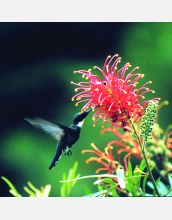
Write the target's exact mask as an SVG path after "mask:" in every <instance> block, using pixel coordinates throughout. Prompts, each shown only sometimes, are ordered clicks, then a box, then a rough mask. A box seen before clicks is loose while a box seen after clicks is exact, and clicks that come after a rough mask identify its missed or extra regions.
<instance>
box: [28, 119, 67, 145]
mask: <svg viewBox="0 0 172 220" xmlns="http://www.w3.org/2000/svg"><path fill="white" fill-rule="evenodd" d="M25 120H26V121H28V122H29V123H30V124H31V125H33V126H35V127H36V128H39V129H41V130H43V131H44V132H46V133H47V134H49V135H51V136H52V137H53V138H55V139H56V140H58V141H60V140H61V138H62V137H63V136H64V134H65V130H67V129H68V127H66V126H65V125H62V124H58V125H56V124H53V123H52V122H49V121H46V120H44V119H42V118H34V119H32V118H25Z"/></svg>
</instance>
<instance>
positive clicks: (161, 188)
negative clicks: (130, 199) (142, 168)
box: [146, 175, 172, 197]
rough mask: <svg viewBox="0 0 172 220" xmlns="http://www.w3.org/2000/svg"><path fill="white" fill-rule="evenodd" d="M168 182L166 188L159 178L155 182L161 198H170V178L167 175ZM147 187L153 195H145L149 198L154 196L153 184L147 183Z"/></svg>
mask: <svg viewBox="0 0 172 220" xmlns="http://www.w3.org/2000/svg"><path fill="white" fill-rule="evenodd" d="M168 178H169V182H170V186H169V187H168V186H166V185H165V184H164V183H163V182H162V181H161V179H160V178H158V180H157V181H156V186H157V188H158V191H159V193H160V194H161V196H165V197H166V196H168V197H171V196H172V177H171V176H170V175H169V176H168ZM147 185H148V186H149V187H150V188H151V189H152V190H153V194H146V195H149V196H154V187H153V184H152V183H151V182H149V181H148V182H147Z"/></svg>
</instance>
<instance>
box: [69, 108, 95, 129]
mask: <svg viewBox="0 0 172 220" xmlns="http://www.w3.org/2000/svg"><path fill="white" fill-rule="evenodd" d="M91 111H92V109H88V110H86V111H85V112H82V113H80V112H79V113H76V114H75V116H74V118H73V124H75V125H80V127H81V126H82V124H83V122H84V119H85V118H86V116H87V115H88V114H89V112H91Z"/></svg>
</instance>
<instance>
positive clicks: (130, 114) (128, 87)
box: [71, 54, 157, 129]
mask: <svg viewBox="0 0 172 220" xmlns="http://www.w3.org/2000/svg"><path fill="white" fill-rule="evenodd" d="M120 62H121V57H118V54H115V55H114V56H112V57H111V56H108V57H107V58H106V60H105V63H104V66H103V68H102V69H101V68H99V67H97V66H94V67H93V68H94V69H97V70H98V71H99V72H100V73H101V77H99V76H98V75H95V74H94V73H93V72H92V71H91V70H78V71H74V73H79V74H81V75H82V77H83V78H86V79H87V80H88V81H84V82H79V83H74V82H71V83H72V84H74V85H76V86H77V88H76V89H75V92H78V93H77V94H76V95H75V96H73V98H72V100H73V101H74V100H76V101H77V103H76V106H78V105H79V104H80V103H82V102H85V103H86V104H85V105H84V106H83V108H82V111H85V110H86V109H88V108H90V107H91V108H93V110H96V113H95V114H94V115H93V120H94V124H93V125H95V124H96V122H97V121H98V120H99V119H102V120H103V122H102V126H104V123H105V122H110V123H111V124H112V125H115V126H119V127H122V128H124V129H125V128H126V127H127V124H128V119H129V118H132V119H133V120H134V121H137V120H138V118H140V117H141V116H142V115H143V114H144V109H145V107H146V106H147V104H148V103H149V100H146V101H144V102H142V101H141V99H143V98H145V97H144V94H145V93H147V92H152V93H154V91H153V90H150V89H149V88H147V85H148V84H151V83H152V82H151V81H149V82H146V83H145V84H143V85H142V86H141V87H140V88H136V86H137V84H138V81H139V79H140V78H143V77H144V75H143V74H140V73H135V71H136V70H138V69H139V67H135V68H134V69H133V70H131V71H130V72H129V73H127V70H128V69H129V68H130V67H131V65H130V64H129V63H126V64H125V65H124V66H123V67H122V68H120V69H118V64H119V63H120ZM155 100H157V99H156V98H155Z"/></svg>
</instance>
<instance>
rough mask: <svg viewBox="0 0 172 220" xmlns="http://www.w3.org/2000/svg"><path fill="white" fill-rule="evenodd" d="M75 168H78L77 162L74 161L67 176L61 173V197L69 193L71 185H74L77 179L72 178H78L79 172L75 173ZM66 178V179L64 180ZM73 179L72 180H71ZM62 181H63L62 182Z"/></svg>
mask: <svg viewBox="0 0 172 220" xmlns="http://www.w3.org/2000/svg"><path fill="white" fill-rule="evenodd" d="M77 169H78V162H75V164H74V166H73V168H71V169H70V170H69V173H68V176H67V175H66V174H65V173H63V178H62V181H61V182H62V186H61V191H60V195H61V196H62V197H68V196H70V194H71V191H72V189H73V187H74V186H75V184H76V182H77V180H73V179H75V178H79V176H80V174H77V172H78V171H77ZM66 180H68V181H66ZM71 180H73V181H71ZM63 181H64V182H63Z"/></svg>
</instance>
